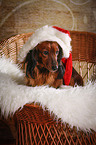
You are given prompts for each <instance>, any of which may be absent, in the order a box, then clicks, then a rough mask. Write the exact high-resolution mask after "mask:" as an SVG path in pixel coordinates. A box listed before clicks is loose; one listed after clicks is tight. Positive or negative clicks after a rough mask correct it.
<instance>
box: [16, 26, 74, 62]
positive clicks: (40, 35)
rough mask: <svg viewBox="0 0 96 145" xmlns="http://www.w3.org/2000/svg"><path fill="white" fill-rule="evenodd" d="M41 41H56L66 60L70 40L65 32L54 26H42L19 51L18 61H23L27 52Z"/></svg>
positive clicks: (69, 48) (69, 49)
mask: <svg viewBox="0 0 96 145" xmlns="http://www.w3.org/2000/svg"><path fill="white" fill-rule="evenodd" d="M43 41H56V42H57V43H58V44H59V45H60V46H61V48H62V50H63V57H64V58H68V57H69V54H70V51H71V44H70V43H71V38H70V34H69V32H68V31H67V30H64V29H62V28H59V27H56V26H48V25H46V26H43V27H42V28H40V29H37V30H36V31H35V33H34V34H33V35H32V36H31V37H30V38H29V40H28V41H27V42H26V43H25V44H24V45H23V47H22V48H21V49H20V52H19V56H18V59H19V61H23V60H24V58H25V57H26V55H27V53H28V52H29V50H31V49H33V48H34V47H35V46H36V45H37V44H38V43H40V42H43Z"/></svg>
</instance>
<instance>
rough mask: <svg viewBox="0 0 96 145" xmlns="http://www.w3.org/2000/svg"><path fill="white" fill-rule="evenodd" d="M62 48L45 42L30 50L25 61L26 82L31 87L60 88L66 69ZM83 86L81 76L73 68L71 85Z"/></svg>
mask: <svg viewBox="0 0 96 145" xmlns="http://www.w3.org/2000/svg"><path fill="white" fill-rule="evenodd" d="M61 58H62V48H61V47H60V46H59V45H58V44H57V42H53V41H44V42H41V43H40V44H38V45H37V46H36V47H35V48H34V49H32V50H30V51H29V53H28V54H27V56H26V58H25V60H24V62H23V63H24V65H23V67H24V70H25V73H26V81H27V85H29V86H40V85H49V86H52V87H55V88H58V87H60V86H61V85H62V84H64V82H63V76H64V72H65V67H64V65H63V64H62V61H61ZM75 83H77V84H79V85H83V80H82V78H81V76H80V75H79V74H78V73H77V72H76V70H75V69H74V68H73V72H72V78H71V81H70V85H72V86H74V84H75Z"/></svg>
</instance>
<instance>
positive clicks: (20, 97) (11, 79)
mask: <svg viewBox="0 0 96 145" xmlns="http://www.w3.org/2000/svg"><path fill="white" fill-rule="evenodd" d="M23 78H24V74H23V73H22V71H21V70H20V69H19V67H18V66H17V65H16V64H13V63H12V62H11V61H10V60H9V59H5V58H0V108H1V112H2V114H3V115H4V116H5V117H7V116H8V115H10V114H14V113H15V111H16V110H17V109H18V108H19V107H23V105H25V104H26V103H32V102H38V103H40V104H41V105H42V107H45V106H46V107H47V108H48V109H49V111H50V113H51V112H53V113H54V114H55V115H56V116H57V117H58V118H61V119H62V121H63V122H66V123H69V125H71V127H72V126H76V127H79V128H81V129H82V130H90V129H93V130H95V131H96V83H94V84H92V83H88V84H86V86H84V87H79V86H78V87H74V88H73V87H68V86H62V87H61V88H59V89H55V88H49V87H48V86H40V87H28V86H25V85H24V80H23Z"/></svg>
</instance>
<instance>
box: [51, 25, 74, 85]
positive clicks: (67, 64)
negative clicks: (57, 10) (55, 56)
mask: <svg viewBox="0 0 96 145" xmlns="http://www.w3.org/2000/svg"><path fill="white" fill-rule="evenodd" d="M53 28H55V29H57V30H58V31H61V32H63V33H65V34H68V35H69V37H70V32H69V31H68V30H65V29H62V28H60V27H57V26H53ZM62 62H63V63H64V65H65V74H64V76H63V79H64V83H65V85H69V83H70V80H71V75H72V54H71V53H70V56H69V58H67V59H65V58H62Z"/></svg>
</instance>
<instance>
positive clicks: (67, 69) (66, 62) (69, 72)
mask: <svg viewBox="0 0 96 145" xmlns="http://www.w3.org/2000/svg"><path fill="white" fill-rule="evenodd" d="M62 62H63V63H64V65H65V74H64V76H63V79H64V83H65V85H69V83H70V80H71V75H72V54H71V53H70V56H69V58H67V59H65V58H62Z"/></svg>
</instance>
